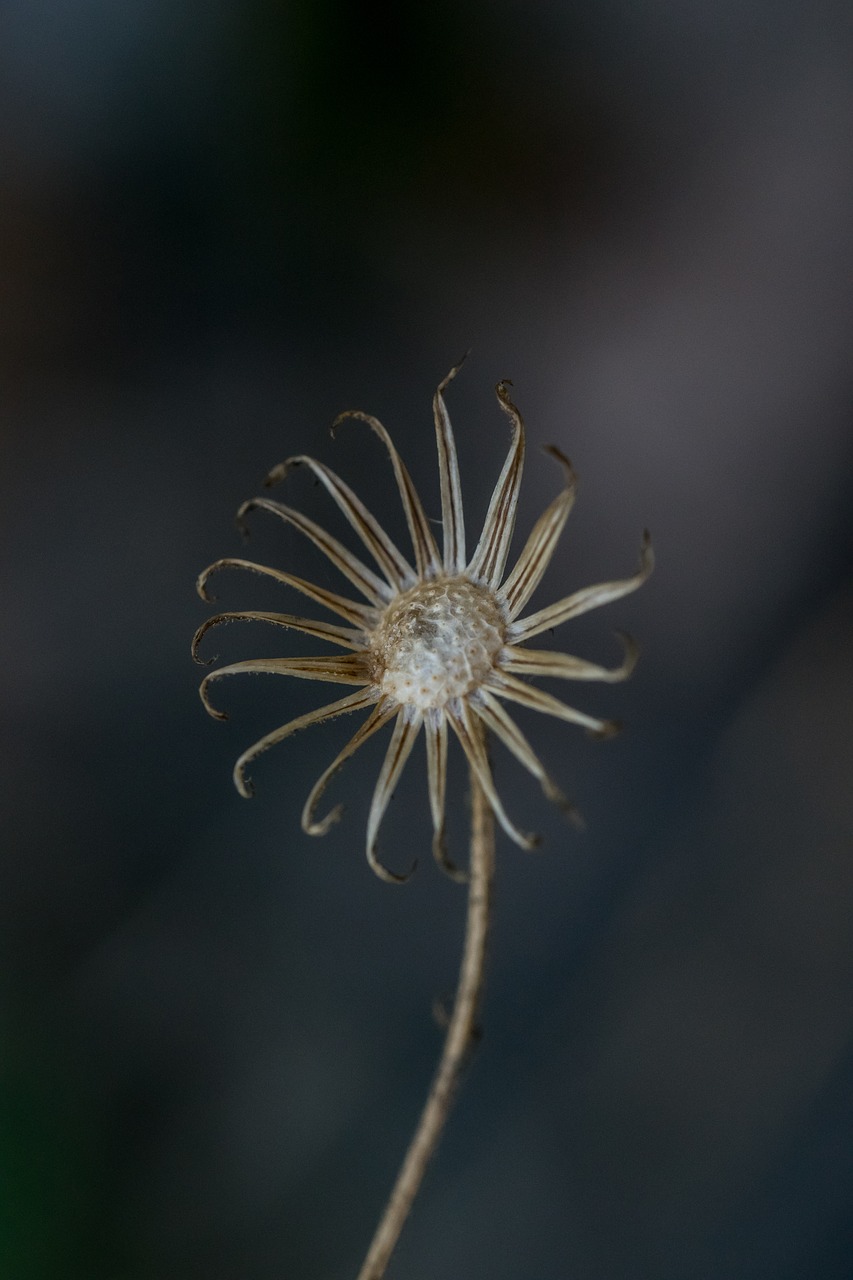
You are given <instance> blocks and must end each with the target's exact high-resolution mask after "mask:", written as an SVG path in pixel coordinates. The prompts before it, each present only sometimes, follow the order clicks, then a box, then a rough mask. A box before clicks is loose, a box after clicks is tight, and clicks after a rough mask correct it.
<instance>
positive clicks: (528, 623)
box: [507, 530, 655, 642]
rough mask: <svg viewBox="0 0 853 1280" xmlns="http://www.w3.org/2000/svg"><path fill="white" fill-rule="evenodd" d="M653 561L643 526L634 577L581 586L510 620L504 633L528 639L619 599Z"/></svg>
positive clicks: (637, 584)
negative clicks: (546, 604) (559, 598)
mask: <svg viewBox="0 0 853 1280" xmlns="http://www.w3.org/2000/svg"><path fill="white" fill-rule="evenodd" d="M654 565H655V557H654V552H653V551H652V541H651V537H650V535H649V531H648V530H646V532H645V533H644V534H643V541H642V543H641V544H640V568H639V569H638V571H637V572H636V573H635V574H634V576H633V578H623V579H621V580H619V581H617V582H600V583H598V584H597V586H594V587H584V588H583V589H582V590H580V591H576V592H575V593H574V595H570V596H566V598H565V599H564V600H558V601H557V603H556V604H550V605H548V607H547V608H546V609H540V610H539V612H538V613H531V614H530V616H529V617H527V618H521V619H519V621H518V622H512V623H510V625H509V628H508V631H507V637H508V639H509V640H510V641H511V642H512V641H515V640H530V639H532V637H533V636H538V635H539V633H540V632H542V631H547V630H548V629H549V628H550V627H558V626H559V625H560V623H561V622H568V620H569V618H577V617H580V615H581V614H582V613H588V612H589V610H590V609H598V608H600V607H601V605H603V604H610V602H611V600H619V599H620V598H621V597H622V596H627V595H628V594H629V593H630V592H632V591H636V590H637V588H638V587H641V586H642V585H643V583H644V582H645V581H646V579H647V578H648V576H649V574H650V573H651V572H652V569H653V568H654Z"/></svg>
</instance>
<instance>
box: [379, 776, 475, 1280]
mask: <svg viewBox="0 0 853 1280" xmlns="http://www.w3.org/2000/svg"><path fill="white" fill-rule="evenodd" d="M494 865H495V824H494V815H493V814H492V810H491V808H490V807H489V804H488V802H487V800H486V797H485V796H484V794H483V791H482V789H481V787H480V784H479V782H478V781H477V779H476V777H475V776H474V774H473V772H472V774H471V858H470V867H469V880H468V915H467V920H466V925H465V947H464V951H463V954H462V964H461V966H460V970H459V984H458V986H457V988H456V998H455V1000H454V1002H453V1012H452V1013H451V1015H450V1022H449V1023H448V1027H447V1035H446V1038H445V1041H444V1050H443V1052H442V1055H441V1061H440V1062H439V1064H438V1068H437V1069H436V1073H435V1076H434V1077H433V1082H432V1086H431V1088H430V1091H429V1096H428V1098H427V1101H426V1105H425V1107H424V1109H423V1112H422V1113H421V1118H420V1120H419V1122H418V1127H417V1129H416V1130H415V1133H414V1136H413V1137H412V1140H411V1142H410V1144H409V1149H408V1151H407V1152H406V1156H405V1159H404V1160H403V1163H402V1165H401V1167H400V1172H399V1173H398V1175H397V1181H396V1183H395V1184H394V1189H393V1191H392V1192H391V1196H390V1199H389V1200H388V1204H387V1205H386V1207H385V1212H384V1213H383V1215H382V1218H381V1219H380V1222H379V1226H378V1227H377V1228H376V1234H375V1235H374V1237H373V1240H372V1242H371V1245H370V1249H369V1250H368V1253H367V1257H366V1258H365V1260H364V1265H363V1266H362V1268H361V1270H360V1271H359V1273H358V1280H381V1277H382V1276H384V1275H385V1269H386V1267H387V1266H388V1262H389V1261H390V1258H391V1254H392V1253H393V1251H394V1248H395V1246H396V1244H397V1240H398V1239H399V1237H400V1232H401V1231H402V1229H403V1224H404V1222H405V1221H406V1218H407V1217H408V1214H409V1210H410V1209H411V1207H412V1203H413V1201H414V1199H415V1196H416V1195H417V1193H418V1190H419V1188H420V1185H421V1182H422V1181H423V1176H424V1174H425V1173H426V1168H427V1165H428V1164H429V1161H430V1158H431V1156H432V1154H433V1152H434V1151H435V1148H436V1146H437V1144H438V1140H439V1138H440V1137H441V1133H442V1130H443V1129H444V1126H445V1124H446V1122H447V1117H448V1115H449V1114H450V1108H451V1106H452V1105H453V1099H454V1095H455V1093H456V1089H457V1087H458V1084H459V1079H460V1076H461V1073H462V1069H463V1067H464V1066H465V1062H466V1059H467V1056H468V1051H469V1049H470V1047H471V1044H472V1042H473V1040H474V1038H475V1035H476V1019H477V1007H478V1005H479V1002H480V997H481V995H482V991H483V980H484V976H485V960H486V941H487V937H488V932H489V920H490V916H491V903H492V882H493V879H494Z"/></svg>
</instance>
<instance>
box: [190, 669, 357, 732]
mask: <svg viewBox="0 0 853 1280" xmlns="http://www.w3.org/2000/svg"><path fill="white" fill-rule="evenodd" d="M240 675H274V676H296V677H297V679H301V680H328V681H330V682H331V683H332V684H361V685H365V684H371V678H370V674H369V672H368V669H367V664H366V662H365V659H364V658H363V657H362V656H361V655H360V654H341V656H340V657H336V658H250V659H249V660H248V661H245V662H232V663H230V664H229V665H228V666H227V667H219V668H218V670H216V671H211V672H210V674H209V675H206V676H205V677H204V679H203V680H202V682H201V685H200V687H199V694H200V695H201V700H202V702H203V703H204V706H205V710H206V711H208V712H209V713H210V715H212V716H213V718H214V720H227V719H228V716H227V715H226V713H225V712H224V711H217V709H216V707H214V706H213V705H212V703H211V702H210V699H209V697H208V692H207V691H208V686H209V685H210V684H211V683H212V681H214V680H220V679H221V678H222V677H223V676H240Z"/></svg>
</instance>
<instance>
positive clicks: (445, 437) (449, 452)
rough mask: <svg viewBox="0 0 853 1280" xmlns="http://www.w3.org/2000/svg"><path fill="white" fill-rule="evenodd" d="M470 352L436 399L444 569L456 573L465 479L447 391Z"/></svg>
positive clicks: (461, 550)
mask: <svg viewBox="0 0 853 1280" xmlns="http://www.w3.org/2000/svg"><path fill="white" fill-rule="evenodd" d="M466 356H467V352H466V355H464V356H463V357H462V359H461V360H460V361H459V363H458V364H455V365H454V366H453V368H452V369H451V370H450V373H448V374H447V376H446V377H444V378H442V380H441V382H440V383H439V384H438V387H437V388H436V392H435V395H434V396H433V401H432V411H433V417H434V418H435V439H436V444H437V446H438V478H439V483H440V486H441V520H442V524H443V526H444V571H445V573H448V574H451V575H455V574H457V573H461V572H462V570H463V569H464V568H465V512H464V510H463V508H462V483H461V479H460V476H459V462H458V461H457V457H456V440H455V438H454V435H453V428H452V426H451V425H450V415H449V414H448V412H447V405H446V404H445V403H444V393H445V391H446V390H447V388H448V386H449V385H450V383H451V382H452V381H453V379H454V378H455V377H456V375H457V373H458V372H459V370H460V369H461V368H462V365H463V364H464V362H465V359H466Z"/></svg>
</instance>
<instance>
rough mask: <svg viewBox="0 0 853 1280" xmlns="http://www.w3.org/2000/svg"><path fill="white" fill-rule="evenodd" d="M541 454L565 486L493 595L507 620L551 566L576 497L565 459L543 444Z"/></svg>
mask: <svg viewBox="0 0 853 1280" xmlns="http://www.w3.org/2000/svg"><path fill="white" fill-rule="evenodd" d="M545 452H546V453H548V454H550V455H551V457H552V458H556V460H557V462H559V464H560V466H561V467H562V468H563V473H564V476H565V480H566V487H565V488H564V489H563V490H562V492H560V493H558V494H557V497H556V498H555V499H554V501H553V502H552V503H551V504H550V506H548V507H546V509H545V510H544V511H543V513H542V515H541V516H540V517H539V519H538V520H537V521H536V524H535V525H534V526H533V529H532V531H531V534H530V537H529V538H528V539H527V542H526V544H525V547H524V550H523V551H522V553H521V555H520V556H519V557H518V561H517V562H516V565H515V567H514V569H513V571H512V573H511V574H510V575H509V577H508V578H507V580H506V582H505V583H504V584H503V586H502V587H501V588H500V590H499V591H498V593H497V595H498V599H499V600H503V601H505V603H506V608H507V613H508V616H509V617H510V618H515V617H516V616H517V615H518V614H519V613H520V612H521V610H522V609H523V608H524V606H525V605H526V604H527V601H528V600H529V599H530V597H531V596H532V595H533V592H534V591H535V590H536V588H537V587H538V586H539V583H540V582H541V580H542V575H543V574H544V572H545V570H546V569H547V568H548V565H549V564H550V563H551V558H552V556H553V554H554V551H555V549H556V546H557V543H558V541H559V539H560V534H561V533H562V532H563V529H564V528H565V525H566V521H567V520H568V518H569V513H570V512H571V509H572V507H573V506H574V502H575V496H576V494H577V476H576V475H575V471H574V468H573V467H572V464H571V462H569V460H568V458H566V457H564V455H563V454H562V453H560V450H559V449H558V448H557V447H556V445H547V446H546V448H545Z"/></svg>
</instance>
